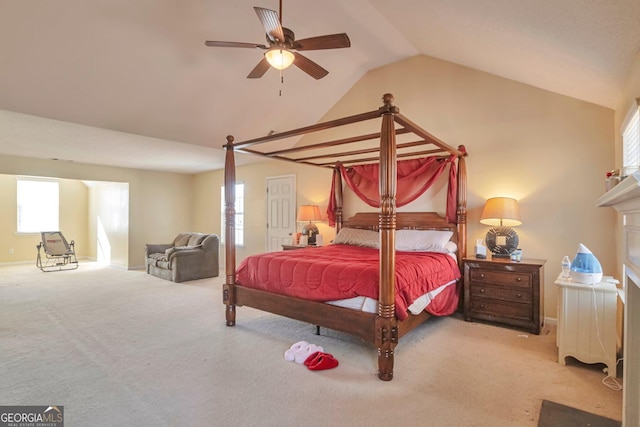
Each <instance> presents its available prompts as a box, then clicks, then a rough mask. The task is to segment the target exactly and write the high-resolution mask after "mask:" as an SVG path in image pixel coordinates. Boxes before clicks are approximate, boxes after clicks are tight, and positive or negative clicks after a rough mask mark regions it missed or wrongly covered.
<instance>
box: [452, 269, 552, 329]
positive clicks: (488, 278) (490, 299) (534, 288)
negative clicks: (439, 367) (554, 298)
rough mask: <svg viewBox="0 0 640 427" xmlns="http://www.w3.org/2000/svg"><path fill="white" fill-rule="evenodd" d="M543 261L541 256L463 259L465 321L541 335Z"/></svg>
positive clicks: (542, 317) (542, 318)
mask: <svg viewBox="0 0 640 427" xmlns="http://www.w3.org/2000/svg"><path fill="white" fill-rule="evenodd" d="M545 263H546V260H543V259H523V260H522V261H520V262H515V261H513V262H512V261H510V260H509V259H504V260H503V259H499V258H493V259H476V258H465V259H464V317H465V320H469V321H470V320H486V321H489V322H495V323H501V324H504V325H508V326H514V327H517V328H522V329H525V330H527V331H529V332H531V333H534V334H540V331H541V330H542V326H543V324H544V310H543V308H544V306H543V304H544V298H543V292H544V264H545Z"/></svg>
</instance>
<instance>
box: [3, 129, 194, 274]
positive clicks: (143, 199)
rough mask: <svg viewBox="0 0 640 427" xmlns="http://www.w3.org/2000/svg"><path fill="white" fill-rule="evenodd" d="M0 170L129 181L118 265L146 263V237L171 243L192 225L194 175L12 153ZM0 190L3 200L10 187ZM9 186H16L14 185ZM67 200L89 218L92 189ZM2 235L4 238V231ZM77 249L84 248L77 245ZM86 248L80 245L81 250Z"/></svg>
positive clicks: (57, 176) (75, 212)
mask: <svg viewBox="0 0 640 427" xmlns="http://www.w3.org/2000/svg"><path fill="white" fill-rule="evenodd" d="M43 138H46V135H43ZM0 173H1V174H8V175H32V176H41V177H52V178H63V179H70V180H89V181H107V182H119V183H126V184H128V187H129V189H128V192H129V196H128V201H129V212H128V221H129V230H128V242H127V245H126V246H127V247H126V248H122V245H123V243H122V240H121V239H122V235H118V238H117V239H116V240H115V246H114V248H116V249H117V250H119V252H118V253H117V254H115V255H114V259H115V260H117V264H116V265H121V266H123V267H126V268H142V267H143V266H144V245H145V244H146V243H168V242H171V241H172V240H173V239H174V238H175V236H176V235H177V234H178V233H179V232H181V231H185V230H192V228H193V223H192V212H193V211H192V208H191V206H192V202H193V200H192V196H191V194H192V190H191V183H192V181H193V176H192V175H186V174H177V173H163V172H154V171H145V170H135V169H126V168H115V167H103V166H95V165H87V164H79V163H70V162H61V161H54V160H40V159H29V158H23V157H13V156H0ZM0 185H1V184H0ZM0 190H2V198H3V200H5V190H6V188H5V187H4V186H3V187H2V188H0ZM7 191H14V192H15V189H14V190H7ZM6 194H8V193H6ZM120 196H121V195H119V196H118V203H120V202H121V200H120ZM14 197H15V196H14ZM112 201H115V199H112ZM61 203H62V201H61ZM64 204H65V206H69V207H70V209H72V211H73V212H74V214H73V215H70V216H73V217H75V215H77V212H79V211H80V210H84V212H85V217H87V218H89V210H90V206H91V205H90V203H89V195H86V196H85V200H84V201H82V203H76V200H72V199H70V200H66V201H64ZM71 207H73V208H71ZM94 208H95V207H94ZM76 209H77V210H76ZM92 212H94V213H95V210H92ZM62 214H63V212H61V227H62V226H63V225H64V224H63V223H62ZM86 221H89V219H86V220H85V224H84V228H85V229H86V230H87V231H86V233H89V232H90V231H91V230H94V231H95V228H93V229H92V228H91V227H90V224H89V223H87V222H86ZM64 233H65V235H69V236H70V237H69V238H74V237H71V234H70V233H69V232H67V231H64ZM0 236H2V238H4V236H5V233H4V231H3V233H2V234H0ZM29 244H31V243H29ZM33 245H35V243H34V244H33ZM83 246H85V247H87V248H89V247H91V243H90V242H86V243H85V245H83ZM34 247H35V246H34ZM118 248H120V249H118ZM0 249H1V248H0ZM78 250H80V249H79V246H78ZM84 250H85V249H82V251H84ZM83 253H84V252H83ZM89 256H91V257H93V256H95V252H93V253H91V254H89ZM34 259H35V256H34ZM0 262H1V261H0Z"/></svg>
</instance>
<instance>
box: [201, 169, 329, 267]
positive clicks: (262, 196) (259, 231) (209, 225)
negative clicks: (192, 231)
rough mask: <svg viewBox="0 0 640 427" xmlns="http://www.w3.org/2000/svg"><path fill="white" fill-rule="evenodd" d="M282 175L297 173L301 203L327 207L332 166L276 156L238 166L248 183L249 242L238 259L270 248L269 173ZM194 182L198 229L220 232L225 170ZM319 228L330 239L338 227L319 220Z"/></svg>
mask: <svg viewBox="0 0 640 427" xmlns="http://www.w3.org/2000/svg"><path fill="white" fill-rule="evenodd" d="M282 175H295V176H296V187H297V190H298V191H297V193H298V194H297V201H296V203H297V205H301V204H308V203H313V204H318V205H320V210H321V212H324V211H326V208H327V200H328V198H329V191H330V185H331V170H329V169H321V168H314V167H309V166H303V165H296V164H293V163H287V162H281V161H275V160H272V161H265V162H261V163H256V164H252V165H248V166H240V167H238V168H237V170H236V181H237V182H244V183H245V244H244V246H243V247H239V248H238V249H237V251H236V260H237V262H238V263H239V262H240V261H241V260H242V259H244V258H245V257H246V256H248V255H252V254H256V253H260V252H264V251H265V250H266V249H267V235H266V227H265V224H266V218H267V212H266V188H267V177H274V176H282ZM193 183H194V185H193V188H194V213H195V216H194V226H195V227H196V228H197V229H198V230H204V231H206V232H213V233H216V234H220V212H221V207H220V188H221V186H222V185H223V184H224V171H221V170H220V171H213V172H209V173H203V174H199V175H196V176H195V177H194V180H193ZM212 197H213V198H212ZM318 228H319V230H320V233H322V234H323V237H324V238H325V240H326V241H328V240H330V239H333V237H334V236H335V232H334V230H333V229H331V228H329V227H328V226H327V224H326V223H325V224H318ZM298 230H300V228H298Z"/></svg>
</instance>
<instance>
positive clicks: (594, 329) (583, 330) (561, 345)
mask: <svg viewBox="0 0 640 427" xmlns="http://www.w3.org/2000/svg"><path fill="white" fill-rule="evenodd" d="M618 283H619V282H618V281H617V280H615V279H613V278H612V277H608V276H605V277H603V278H602V281H601V282H600V283H597V284H595V285H586V284H583V283H577V282H574V281H573V280H571V279H570V278H564V277H562V276H558V278H557V279H556V281H555V284H556V285H558V287H559V288H560V289H559V291H560V292H559V293H558V363H560V364H561V365H564V364H566V362H565V358H566V357H567V356H572V357H575V358H576V359H578V360H579V361H581V362H584V363H604V364H605V365H607V369H608V374H609V375H611V376H612V377H615V376H616V374H617V369H616V354H617V352H616V311H617V308H618V305H617V297H618V289H617V287H616V284H618Z"/></svg>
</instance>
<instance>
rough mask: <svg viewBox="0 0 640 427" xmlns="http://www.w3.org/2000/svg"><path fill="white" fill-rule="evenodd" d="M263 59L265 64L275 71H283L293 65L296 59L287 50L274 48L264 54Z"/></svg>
mask: <svg viewBox="0 0 640 427" xmlns="http://www.w3.org/2000/svg"><path fill="white" fill-rule="evenodd" d="M264 57H265V58H267V62H269V64H270V65H271V66H272V67H273V68H275V69H276V70H284V69H285V68H287V67H289V66H290V65H291V64H293V61H294V60H295V59H296V57H295V56H294V55H293V53H292V52H291V51H289V50H287V49H284V48H281V47H274V48H271V49H269V50H268V51H266V52H265V54H264Z"/></svg>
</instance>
